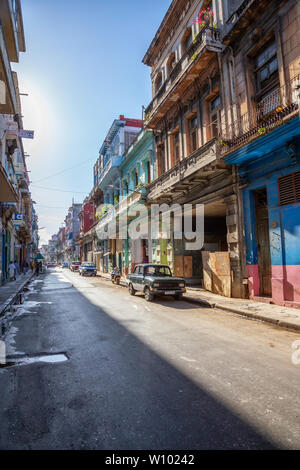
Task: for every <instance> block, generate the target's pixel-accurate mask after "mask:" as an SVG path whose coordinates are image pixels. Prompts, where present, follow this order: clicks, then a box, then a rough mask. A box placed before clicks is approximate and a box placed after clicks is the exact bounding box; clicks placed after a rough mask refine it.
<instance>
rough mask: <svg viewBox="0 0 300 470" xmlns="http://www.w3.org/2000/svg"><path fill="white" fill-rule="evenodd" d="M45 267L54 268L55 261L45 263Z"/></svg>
mask: <svg viewBox="0 0 300 470" xmlns="http://www.w3.org/2000/svg"><path fill="white" fill-rule="evenodd" d="M47 268H56V263H52V262H51V263H47Z"/></svg>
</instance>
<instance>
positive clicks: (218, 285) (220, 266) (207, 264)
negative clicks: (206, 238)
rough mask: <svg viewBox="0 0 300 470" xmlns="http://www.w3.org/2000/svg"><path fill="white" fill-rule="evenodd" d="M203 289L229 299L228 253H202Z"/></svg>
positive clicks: (229, 273) (229, 272) (229, 274)
mask: <svg viewBox="0 0 300 470" xmlns="http://www.w3.org/2000/svg"><path fill="white" fill-rule="evenodd" d="M202 263H203V287H204V289H206V290H209V291H211V292H214V293H215V294H220V295H224V296H225V297H231V271H230V258H229V252H228V251H216V252H214V253H211V252H209V251H202Z"/></svg>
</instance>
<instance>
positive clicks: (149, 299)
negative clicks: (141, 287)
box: [144, 287, 154, 302]
mask: <svg viewBox="0 0 300 470" xmlns="http://www.w3.org/2000/svg"><path fill="white" fill-rule="evenodd" d="M144 294H145V299H146V300H147V302H152V300H153V299H154V296H153V294H152V293H151V292H150V289H149V287H145V291H144Z"/></svg>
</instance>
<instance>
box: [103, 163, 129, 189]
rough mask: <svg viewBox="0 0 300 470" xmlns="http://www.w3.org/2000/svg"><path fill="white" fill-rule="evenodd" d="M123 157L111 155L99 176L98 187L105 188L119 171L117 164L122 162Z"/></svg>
mask: <svg viewBox="0 0 300 470" xmlns="http://www.w3.org/2000/svg"><path fill="white" fill-rule="evenodd" d="M122 160H123V157H111V158H110V159H109V160H108V162H107V164H106V165H105V167H104V168H103V170H102V172H101V173H100V176H99V181H98V187H99V188H100V189H103V188H105V187H106V186H107V185H108V184H110V183H111V181H113V180H114V178H115V177H116V176H117V175H118V173H119V166H120V164H121V163H122Z"/></svg>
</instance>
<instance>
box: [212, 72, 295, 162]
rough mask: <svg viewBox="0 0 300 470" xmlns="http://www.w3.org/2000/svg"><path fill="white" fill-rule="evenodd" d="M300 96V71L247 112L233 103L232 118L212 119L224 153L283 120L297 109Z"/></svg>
mask: <svg viewBox="0 0 300 470" xmlns="http://www.w3.org/2000/svg"><path fill="white" fill-rule="evenodd" d="M299 100H300V75H297V76H295V77H294V78H293V79H291V80H290V81H289V82H286V83H285V85H283V86H281V87H278V88H276V89H274V90H273V91H271V92H270V93H269V94H268V95H267V96H265V97H264V98H263V99H262V100H260V101H259V102H257V103H256V105H255V106H253V107H252V109H251V110H250V111H248V112H247V113H245V114H241V113H240V108H239V107H238V106H236V107H232V108H231V109H230V110H229V112H228V110H227V118H228V119H229V120H230V119H231V114H233V115H235V117H234V119H231V122H229V123H225V122H224V121H222V122H221V123H217V122H214V123H211V126H212V127H214V128H218V134H219V148H220V154H221V155H223V154H227V153H229V152H232V151H234V150H237V149H238V148H239V147H242V146H244V145H246V144H248V143H249V142H250V141H251V140H253V139H255V138H257V137H260V136H262V135H265V134H267V133H268V132H270V131H271V130H273V129H274V128H275V127H278V126H280V125H281V124H283V123H284V122H285V121H286V120H287V119H288V118H289V117H293V115H295V114H296V113H297V111H298V109H299ZM231 112H232V113H231Z"/></svg>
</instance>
